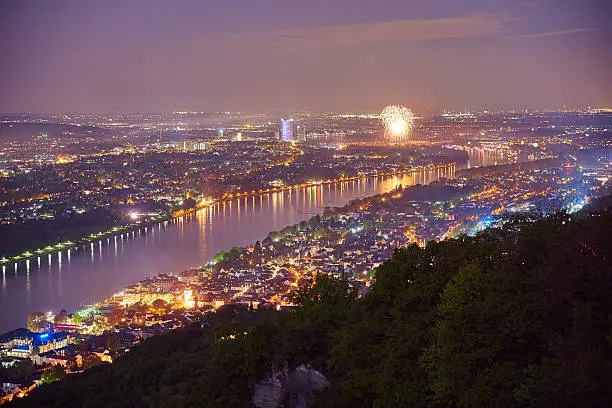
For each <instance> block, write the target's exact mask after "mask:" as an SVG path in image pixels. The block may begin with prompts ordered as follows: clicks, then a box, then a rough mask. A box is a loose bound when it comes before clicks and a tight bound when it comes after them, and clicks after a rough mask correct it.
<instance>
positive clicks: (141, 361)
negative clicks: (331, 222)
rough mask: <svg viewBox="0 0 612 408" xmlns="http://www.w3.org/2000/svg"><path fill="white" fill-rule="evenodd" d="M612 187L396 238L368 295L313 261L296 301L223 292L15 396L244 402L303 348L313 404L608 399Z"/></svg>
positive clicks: (85, 403) (593, 402)
mask: <svg viewBox="0 0 612 408" xmlns="http://www.w3.org/2000/svg"><path fill="white" fill-rule="evenodd" d="M611 202H612V200H611V199H610V197H606V198H604V199H601V200H597V201H596V202H595V203H593V205H592V206H591V207H589V208H588V209H585V210H584V211H582V212H580V213H576V214H566V213H556V214H554V215H551V216H548V217H545V218H541V217H540V218H538V219H536V220H534V219H533V217H531V216H529V217H520V216H518V217H512V218H509V219H508V220H507V221H506V222H505V223H504V224H503V226H500V227H498V228H491V229H488V230H486V231H484V232H482V233H480V234H479V235H477V236H475V237H467V236H461V237H459V238H457V239H452V240H446V241H442V242H438V243H436V242H430V243H428V244H427V245H426V246H425V247H424V248H421V247H418V246H411V247H408V248H402V249H398V250H396V251H395V253H394V255H393V257H392V259H390V260H389V261H387V262H386V263H384V264H383V265H382V266H380V267H379V268H378V269H377V270H376V271H375V283H374V284H373V286H372V288H371V290H370V292H369V293H368V294H367V295H365V296H362V297H358V296H357V295H356V293H355V292H354V291H353V290H352V289H351V287H350V285H349V284H348V282H347V281H346V280H344V279H334V278H330V277H327V276H324V275H318V276H317V277H316V279H314V280H313V281H311V282H310V283H309V284H307V285H304V286H303V287H302V288H300V289H299V290H297V292H296V293H294V303H295V304H297V305H298V306H297V307H296V308H295V309H294V310H287V311H280V312H277V311H273V310H264V309H259V310H251V309H250V308H249V307H247V306H240V305H234V306H226V307H223V308H221V309H219V310H218V311H217V312H216V313H211V314H210V315H209V317H208V319H207V321H205V322H203V323H201V324H194V325H191V326H188V327H184V328H182V329H177V330H175V331H173V332H170V333H168V334H166V335H163V336H159V337H154V338H151V339H149V340H146V341H144V342H142V343H140V344H139V345H137V346H136V347H134V349H133V350H132V351H131V352H129V353H127V354H126V355H124V356H123V357H121V358H119V359H117V360H116V361H115V362H114V363H113V364H112V365H103V366H98V367H94V368H92V369H90V370H88V371H86V372H85V373H84V374H80V375H69V376H68V377H66V378H65V379H64V380H62V381H58V382H55V383H52V384H46V385H43V386H41V387H39V389H37V390H36V391H34V392H33V393H32V394H31V395H30V396H29V397H27V398H25V399H24V400H20V401H16V402H14V403H13V404H14V406H18V407H28V406H31V407H92V408H93V407H167V406H172V407H174V408H179V407H249V406H251V404H252V395H253V390H254V387H255V384H256V383H257V382H258V381H259V380H261V379H263V378H266V377H269V376H270V375H271V374H273V373H275V372H278V371H279V370H283V369H284V368H287V367H288V368H289V369H291V368H294V367H297V366H299V365H302V364H305V365H308V366H310V367H312V368H313V369H316V370H318V371H320V372H321V373H323V374H324V375H325V376H326V377H327V379H328V380H329V386H328V387H327V388H326V389H325V390H324V391H322V392H318V393H311V394H310V395H309V396H308V402H309V405H310V406H313V407H351V408H358V407H492V406H499V407H577V406H583V407H587V406H588V407H606V406H610V404H611V402H612V387H610V378H612V242H611V240H610V239H608V237H607V234H608V233H609V231H612V205H611ZM289 400H290V396H289V395H285V396H284V400H283V401H289Z"/></svg>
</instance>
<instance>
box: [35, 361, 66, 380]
mask: <svg viewBox="0 0 612 408" xmlns="http://www.w3.org/2000/svg"><path fill="white" fill-rule="evenodd" d="M64 377H66V370H64V368H63V367H62V366H61V365H54V366H52V367H51V368H49V369H48V370H45V371H44V372H43V374H42V376H41V378H40V379H41V380H42V382H43V383H45V384H50V383H54V382H56V381H60V380H62V379H64Z"/></svg>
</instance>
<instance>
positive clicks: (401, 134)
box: [380, 105, 414, 143]
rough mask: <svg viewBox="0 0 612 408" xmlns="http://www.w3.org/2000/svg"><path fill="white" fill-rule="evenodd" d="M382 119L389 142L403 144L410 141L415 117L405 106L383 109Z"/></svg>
mask: <svg viewBox="0 0 612 408" xmlns="http://www.w3.org/2000/svg"><path fill="white" fill-rule="evenodd" d="M380 117H381V120H382V123H383V126H384V127H385V138H386V139H387V140H388V141H390V142H392V143H401V142H405V141H406V140H408V137H409V136H410V135H411V134H412V128H413V127H414V115H413V114H412V111H411V110H410V109H408V108H406V107H405V106H398V105H389V106H387V107H386V108H385V109H383V111H382V113H381V115H380Z"/></svg>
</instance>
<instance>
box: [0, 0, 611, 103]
mask: <svg viewBox="0 0 612 408" xmlns="http://www.w3.org/2000/svg"><path fill="white" fill-rule="evenodd" d="M611 17H612V4H610V1H608V0H541V1H502V0H462V1H456V0H414V1H406V0H333V1H324V0H309V1H305V2H297V1H295V2H291V1H286V0H284V1H283V0H258V1H248V0H224V1H219V2H217V1H195V0H194V1H192V0H182V1H176V2H169V1H158V0H125V1H117V0H107V1H94V0H92V1H77V0H71V1H69V0H57V1H53V2H40V1H34V0H21V1H19V0H16V1H13V0H5V1H3V2H0V55H1V56H2V59H1V60H2V63H1V64H0V89H1V90H2V91H1V92H0V112H37V113H55V112H83V113H94V112H108V113H112V112H172V111H177V110H183V109H190V110H196V111H209V112H210V111H224V110H227V111H244V112H265V111H272V110H278V111H296V110H311V111H313V112H323V111H338V112H343V111H344V112H347V111H370V112H371V111H377V110H380V109H382V107H384V106H385V105H387V104H404V105H406V106H408V107H410V108H411V109H413V110H414V111H416V112H420V113H428V112H434V111H441V110H443V109H449V110H464V109H484V108H487V109H492V110H499V109H525V108H529V109H558V108H560V107H561V106H564V105H565V106H568V107H571V108H579V107H587V106H594V107H608V108H612V75H611V74H610V72H612V25H610V24H609V20H610V18H611Z"/></svg>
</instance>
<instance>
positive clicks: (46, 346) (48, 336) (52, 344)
mask: <svg viewBox="0 0 612 408" xmlns="http://www.w3.org/2000/svg"><path fill="white" fill-rule="evenodd" d="M72 343H74V339H73V337H72V336H71V335H70V333H67V332H50V333H42V334H39V335H38V336H36V337H35V338H34V341H33V345H34V346H36V347H38V354H44V353H47V352H49V351H52V350H57V349H60V348H63V347H66V346H67V345H68V344H72Z"/></svg>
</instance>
